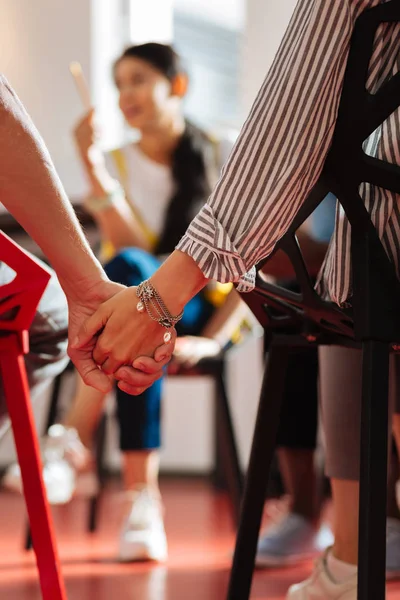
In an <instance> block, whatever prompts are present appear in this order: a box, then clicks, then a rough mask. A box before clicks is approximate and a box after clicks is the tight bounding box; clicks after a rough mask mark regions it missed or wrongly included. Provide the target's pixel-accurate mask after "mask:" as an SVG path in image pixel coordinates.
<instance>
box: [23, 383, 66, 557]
mask: <svg viewBox="0 0 400 600" xmlns="http://www.w3.org/2000/svg"><path fill="white" fill-rule="evenodd" d="M63 375H64V373H59V375H57V377H56V378H55V380H54V384H53V390H52V393H51V400H50V405H49V411H48V413H47V419H46V425H45V431H44V435H46V434H47V432H48V430H49V429H50V427H51V426H52V425H54V423H55V421H56V418H57V412H58V401H59V399H60V390H61V383H62V379H63ZM31 549H32V536H31V528H30V525H29V519H28V522H27V524H26V529H25V541H24V550H27V551H28V550H31Z"/></svg>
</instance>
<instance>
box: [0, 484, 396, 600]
mask: <svg viewBox="0 0 400 600" xmlns="http://www.w3.org/2000/svg"><path fill="white" fill-rule="evenodd" d="M162 489H163V496H164V500H165V504H166V509H167V513H166V527H167V533H168V538H169V544H170V559H169V562H168V564H167V565H166V566H165V567H163V566H149V565H148V564H144V563H143V564H136V565H121V564H118V562H117V561H116V560H115V545H116V533H117V532H118V524H119V519H120V513H121V501H120V494H119V492H118V490H115V489H110V490H109V491H107V493H106V494H105V496H104V501H103V504H102V507H101V514H100V522H99V529H98V532H97V533H95V534H93V535H90V534H87V533H85V518H86V510H87V506H86V503H85V502H84V501H83V500H75V501H74V502H73V503H71V504H70V505H69V506H65V507H60V508H57V509H56V510H54V517H55V522H56V529H57V534H58V539H59V546H60V554H61V558H62V563H63V572H64V576H65V579H66V584H67V590H68V598H69V599H70V600H92V599H96V600H110V599H111V600H113V599H114V598H115V600H117V599H118V600H224V597H225V593H226V586H227V581H228V570H229V561H230V554H231V551H232V547H233V539H234V537H233V530H232V527H231V523H230V518H229V512H228V508H229V507H228V504H227V501H226V499H225V498H224V497H223V496H221V495H217V494H215V493H214V492H213V491H212V489H211V488H210V487H209V486H208V485H207V483H204V482H198V481H189V480H185V481H168V482H165V483H164V484H163V488H162ZM23 524H24V507H23V501H22V499H21V498H19V497H17V496H14V495H11V494H7V493H1V494H0V531H1V536H0V598H1V599H2V600H3V599H5V600H28V599H29V600H40V598H41V595H40V591H39V588H38V584H37V580H36V571H35V567H34V559H33V556H32V554H31V553H26V552H24V551H22V550H21V545H22V538H23ZM310 566H311V565H307V564H306V565H303V566H301V567H298V568H296V569H285V570H275V571H270V572H268V573H267V572H265V571H264V572H257V573H256V576H255V578H254V585H253V591H252V596H251V598H252V599H254V600H255V599H257V600H281V599H283V598H284V596H285V591H286V589H287V587H288V586H289V585H290V584H291V583H293V582H296V581H300V580H301V579H304V578H305V577H306V576H307V574H308V572H309V570H310ZM388 590H389V594H388V600H400V582H399V583H398V584H396V583H392V584H390V586H388Z"/></svg>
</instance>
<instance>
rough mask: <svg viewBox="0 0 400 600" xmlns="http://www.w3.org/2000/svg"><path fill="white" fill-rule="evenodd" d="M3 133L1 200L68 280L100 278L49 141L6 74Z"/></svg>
mask: <svg viewBox="0 0 400 600" xmlns="http://www.w3.org/2000/svg"><path fill="white" fill-rule="evenodd" d="M0 139H1V144H2V156H1V160H0V200H1V202H2V203H3V204H4V206H5V207H6V208H7V209H8V210H9V211H10V212H11V213H12V214H13V216H14V217H15V218H16V219H17V220H18V221H19V222H20V223H21V225H22V226H23V227H24V229H26V231H27V232H28V233H29V235H31V236H32V238H33V239H34V240H35V241H36V242H37V243H38V244H39V246H40V247H41V248H42V250H43V252H44V253H45V254H46V256H47V257H48V258H49V260H50V261H51V263H52V265H53V266H54V268H55V269H56V271H57V273H58V275H59V276H60V278H61V281H62V282H63V283H64V284H65V285H66V286H70V287H77V286H79V283H80V282H82V281H87V282H89V281H91V280H93V281H94V280H98V278H99V277H101V276H102V273H103V272H102V269H101V267H100V265H99V263H98V262H97V261H96V260H95V258H94V256H93V253H92V252H91V249H90V247H89V245H88V243H87V240H86V238H85V236H84V234H83V232H82V229H81V227H80V225H79V222H78V220H77V218H76V216H75V213H74V210H73V208H72V206H71V203H70V202H69V200H68V198H67V197H66V194H65V191H64V189H63V187H62V184H61V182H60V180H59V178H58V176H57V173H56V171H55V168H54V165H53V163H52V161H51V158H50V156H49V153H48V151H47V149H46V147H45V145H44V142H43V140H42V139H41V137H40V135H39V133H38V132H37V130H36V128H35V127H34V125H33V123H32V121H31V119H30V117H29V116H28V115H27V113H26V111H25V110H24V108H23V106H22V104H21V103H20V101H19V100H18V98H17V97H16V95H15V93H14V92H13V91H12V90H11V89H10V87H9V85H8V84H7V82H6V80H5V79H4V78H1V79H0Z"/></svg>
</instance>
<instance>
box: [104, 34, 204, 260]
mask: <svg viewBox="0 0 400 600" xmlns="http://www.w3.org/2000/svg"><path fill="white" fill-rule="evenodd" d="M131 57H132V58H139V59H141V60H144V61H146V62H148V63H149V64H151V65H152V66H153V67H154V68H156V69H157V70H158V71H160V72H161V73H162V74H163V75H164V76H165V77H167V78H168V79H169V80H170V81H172V80H173V79H174V77H176V76H177V75H179V74H182V73H184V72H185V69H184V66H183V64H182V60H181V58H180V56H179V55H178V54H177V52H175V50H174V49H173V47H172V46H169V45H165V44H157V43H154V42H151V43H147V44H140V45H137V46H131V47H129V48H127V49H126V50H125V52H124V53H123V54H122V55H121V56H120V58H119V59H118V60H117V61H116V63H115V65H114V70H115V67H116V66H117V65H118V63H119V62H120V61H121V60H123V59H125V58H131ZM214 156H215V152H214V144H213V142H212V141H211V139H210V138H209V137H208V136H207V135H206V134H205V133H204V132H203V131H201V130H200V129H199V128H198V127H196V126H195V125H193V124H192V123H190V122H188V121H186V127H185V131H184V133H183V135H182V137H181V138H180V140H179V142H178V144H177V146H176V148H175V151H174V153H173V156H172V176H173V179H174V183H175V191H174V195H173V196H172V198H171V200H170V203H169V206H168V209H167V212H166V218H165V222H164V228H163V231H162V233H161V236H160V238H159V240H158V244H157V247H156V248H155V252H156V253H157V254H169V253H170V252H172V251H173V250H174V248H175V246H176V245H177V243H178V242H179V240H180V238H181V237H182V236H183V234H184V233H185V231H186V229H187V227H188V225H189V223H190V221H191V220H192V218H193V217H194V216H195V214H196V213H197V212H198V210H199V209H200V208H201V206H202V205H203V204H204V202H205V201H206V200H207V197H208V195H209V194H210V192H211V187H212V182H211V180H210V179H211V178H210V174H211V169H210V162H213V157H214Z"/></svg>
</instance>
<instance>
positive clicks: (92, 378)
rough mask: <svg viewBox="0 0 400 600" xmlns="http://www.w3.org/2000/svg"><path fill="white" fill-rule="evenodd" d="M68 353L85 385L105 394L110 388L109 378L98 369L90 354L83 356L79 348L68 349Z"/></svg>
mask: <svg viewBox="0 0 400 600" xmlns="http://www.w3.org/2000/svg"><path fill="white" fill-rule="evenodd" d="M68 354H69V357H70V358H71V360H72V362H73V363H74V365H75V367H76V368H77V370H78V372H79V374H80V376H81V377H82V379H83V381H84V382H85V383H86V385H90V386H91V387H94V388H95V389H96V390H99V391H100V392H104V393H105V394H106V393H107V392H109V391H110V390H111V388H112V383H111V381H110V379H109V378H108V377H107V375H105V374H104V373H102V372H101V371H100V369H99V368H98V367H97V365H96V363H95V362H94V361H93V359H92V358H91V356H90V354H87V355H86V356H85V353H83V352H82V351H79V350H70V351H69V353H68Z"/></svg>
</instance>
